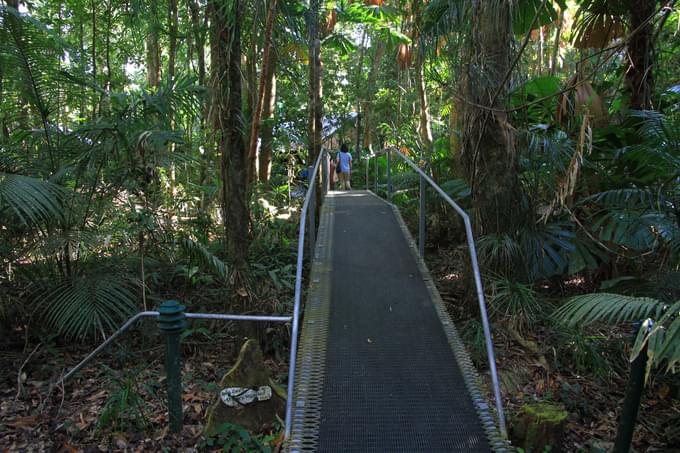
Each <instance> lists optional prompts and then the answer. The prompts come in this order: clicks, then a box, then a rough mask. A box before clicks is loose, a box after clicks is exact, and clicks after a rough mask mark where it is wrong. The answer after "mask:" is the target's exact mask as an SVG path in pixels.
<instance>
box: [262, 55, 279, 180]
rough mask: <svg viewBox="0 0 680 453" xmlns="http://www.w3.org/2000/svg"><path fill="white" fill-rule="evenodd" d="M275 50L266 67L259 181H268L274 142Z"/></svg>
mask: <svg viewBox="0 0 680 453" xmlns="http://www.w3.org/2000/svg"><path fill="white" fill-rule="evenodd" d="M277 59H278V58H277V55H276V52H272V55H271V61H270V62H269V65H268V67H267V84H266V86H265V92H264V93H265V96H264V111H263V112H262V118H264V122H263V123H262V149H261V150H260V156H259V159H260V163H259V173H260V182H263V183H265V184H267V183H269V176H270V175H271V167H272V155H273V144H274V122H273V120H274V111H275V109H276V63H277Z"/></svg>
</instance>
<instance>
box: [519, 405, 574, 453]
mask: <svg viewBox="0 0 680 453" xmlns="http://www.w3.org/2000/svg"><path fill="white" fill-rule="evenodd" d="M567 415H568V413H567V411H565V410H564V408H562V407H560V406H556V405H554V404H549V403H536V404H525V405H524V406H522V407H521V409H520V411H519V414H518V415H517V416H516V417H514V419H513V424H512V426H511V436H512V441H513V444H515V445H516V446H518V447H522V448H523V449H524V451H526V452H527V453H543V452H544V451H545V450H546V447H549V448H550V452H551V453H559V452H561V451H562V441H563V438H564V429H565V427H566V423H567Z"/></svg>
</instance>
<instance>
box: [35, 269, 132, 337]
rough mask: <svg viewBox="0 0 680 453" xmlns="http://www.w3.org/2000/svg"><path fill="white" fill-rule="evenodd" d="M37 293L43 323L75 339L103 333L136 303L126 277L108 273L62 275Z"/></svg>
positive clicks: (109, 329)
mask: <svg viewBox="0 0 680 453" xmlns="http://www.w3.org/2000/svg"><path fill="white" fill-rule="evenodd" d="M41 297H42V299H43V302H42V304H41V308H42V310H43V313H44V315H43V319H44V320H45V321H46V323H47V324H48V325H49V326H51V327H52V328H53V329H55V331H57V332H59V333H60V334H62V335H65V336H66V337H68V338H75V339H79V340H83V339H86V338H91V337H93V336H106V335H107V334H109V333H111V332H113V331H114V330H115V329H116V328H117V327H118V326H119V325H120V324H121V323H122V322H123V321H124V320H125V319H126V318H128V317H130V316H131V315H132V314H133V313H134V312H135V311H136V307H137V303H136V302H137V298H136V297H135V294H134V293H133V291H132V290H131V284H130V281H129V280H125V279H122V278H120V277H115V276H111V275H89V276H78V277H73V278H70V279H66V280H63V281H61V282H59V283H57V284H56V285H55V286H53V287H51V288H49V289H48V290H47V291H45V292H44V293H43V294H42V295H41Z"/></svg>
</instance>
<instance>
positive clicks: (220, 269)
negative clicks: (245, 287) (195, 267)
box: [178, 237, 229, 282]
mask: <svg viewBox="0 0 680 453" xmlns="http://www.w3.org/2000/svg"><path fill="white" fill-rule="evenodd" d="M178 245H179V248H180V250H181V251H183V252H184V253H185V254H187V255H188V256H189V262H190V263H192V262H194V263H197V264H199V265H201V266H205V267H206V268H207V269H209V270H210V271H212V272H214V273H215V274H216V275H217V276H218V277H220V279H222V281H225V282H226V280H227V277H228V275H229V268H228V267H227V265H226V264H225V263H224V261H222V260H221V259H219V258H218V257H217V256H215V255H214V254H213V253H212V252H210V250H208V248H207V247H206V246H205V245H203V244H201V243H199V242H197V241H195V240H193V239H191V238H189V237H183V238H181V239H180V240H179V242H178Z"/></svg>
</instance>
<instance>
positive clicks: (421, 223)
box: [366, 146, 507, 438]
mask: <svg viewBox="0 0 680 453" xmlns="http://www.w3.org/2000/svg"><path fill="white" fill-rule="evenodd" d="M392 153H395V154H396V155H397V156H399V157H400V158H401V159H402V160H403V161H404V162H405V163H406V164H407V165H408V166H409V167H411V168H412V169H413V170H414V171H415V172H416V173H418V175H419V176H420V191H419V192H420V193H419V205H420V206H419V209H418V211H419V219H418V251H419V253H420V256H421V258H425V188H426V185H425V183H427V184H429V185H430V186H431V187H432V188H433V189H434V190H435V191H436V192H437V194H439V196H440V197H442V198H443V199H444V201H446V202H447V203H448V204H449V205H451V207H452V208H453V209H454V210H455V211H456V213H458V215H459V216H460V217H462V219H463V222H464V223H465V235H466V237H467V243H468V249H469V251H470V261H471V262H472V273H473V275H474V280H475V287H476V290H477V300H478V302H479V311H480V314H481V318H482V327H483V329H484V341H485V343H486V353H487V357H488V360H489V370H490V371H491V381H492V385H493V392H494V398H495V400H496V411H497V413H498V424H499V428H500V432H501V435H502V436H504V437H506V438H507V428H506V424H505V413H504V411H503V399H502V397H501V389H500V384H499V381H498V372H497V370H496V359H495V355H494V351H493V341H492V339H491V327H490V324H489V317H488V315H487V310H486V302H485V300H484V289H483V287H482V278H481V274H480V272H479V263H478V261H477V249H476V247H475V239H474V236H473V234H472V226H471V223H470V216H469V215H468V214H467V212H465V210H464V209H463V208H461V207H460V206H459V205H458V204H457V203H456V202H455V201H453V199H451V197H450V196H449V195H448V194H447V193H446V192H445V191H444V190H443V189H442V188H441V187H440V186H439V185H438V184H437V183H436V182H434V181H433V180H432V178H430V177H429V176H428V175H427V174H426V173H425V172H424V171H423V170H422V169H421V168H420V167H419V166H418V165H417V164H416V163H415V162H413V161H412V160H411V159H409V158H408V157H406V156H405V155H404V154H403V153H402V152H401V151H400V150H399V149H398V148H397V147H395V146H391V147H388V148H385V149H383V150H382V151H378V152H377V153H374V154H372V155H368V156H367V157H366V189H368V188H369V187H368V186H369V177H368V169H369V166H370V160H371V159H372V158H375V157H377V156H380V155H382V154H386V155H387V169H386V178H387V199H388V201H390V202H391V201H392V172H391V165H390V164H391V160H392ZM375 162H376V164H375V186H376V191H377V186H378V165H377V159H376V161H375Z"/></svg>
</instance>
